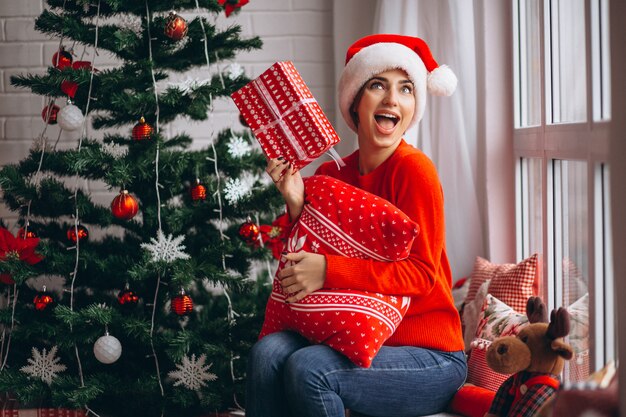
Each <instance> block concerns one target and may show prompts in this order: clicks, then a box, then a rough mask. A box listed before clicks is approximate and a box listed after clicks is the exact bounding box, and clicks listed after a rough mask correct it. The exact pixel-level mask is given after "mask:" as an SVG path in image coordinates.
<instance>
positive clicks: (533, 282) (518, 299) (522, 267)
mask: <svg viewBox="0 0 626 417" xmlns="http://www.w3.org/2000/svg"><path fill="white" fill-rule="evenodd" d="M537 258H538V255H537V254H534V255H532V256H531V257H530V258H527V259H524V260H523V261H522V262H520V263H518V264H494V263H491V262H489V261H488V260H486V259H483V258H481V257H480V256H479V257H477V258H476V262H475V263H474V270H473V271H472V275H471V281H470V288H469V290H468V293H467V298H466V299H465V302H466V303H468V302H471V301H472V300H474V298H475V297H476V293H477V292H478V289H479V288H480V286H481V285H482V283H483V282H485V281H487V280H490V283H489V294H493V295H494V296H495V297H497V298H498V299H500V300H501V301H503V302H504V303H506V304H508V305H509V306H511V307H513V309H514V310H516V311H519V312H520V313H523V312H525V311H526V301H527V300H528V298H529V297H531V296H533V295H537V294H538V293H539V274H538V273H537V272H538V268H537Z"/></svg>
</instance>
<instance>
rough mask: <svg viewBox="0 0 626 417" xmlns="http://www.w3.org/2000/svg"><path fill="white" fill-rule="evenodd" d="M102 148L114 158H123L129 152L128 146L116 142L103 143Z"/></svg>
mask: <svg viewBox="0 0 626 417" xmlns="http://www.w3.org/2000/svg"><path fill="white" fill-rule="evenodd" d="M102 150H103V151H104V152H106V153H108V154H109V155H111V156H112V157H114V158H123V157H125V156H126V154H128V148H127V147H126V146H122V145H119V144H117V143H114V142H107V143H103V144H102Z"/></svg>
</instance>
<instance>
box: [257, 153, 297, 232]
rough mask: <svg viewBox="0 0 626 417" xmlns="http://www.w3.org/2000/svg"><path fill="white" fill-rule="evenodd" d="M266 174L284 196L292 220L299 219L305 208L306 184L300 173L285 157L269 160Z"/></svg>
mask: <svg viewBox="0 0 626 417" xmlns="http://www.w3.org/2000/svg"><path fill="white" fill-rule="evenodd" d="M265 172H267V173H268V174H269V176H270V177H271V178H272V181H274V184H276V188H278V191H280V193H281V194H282V195H283V198H284V199H285V203H286V204H287V207H288V208H289V217H290V218H291V220H292V221H293V220H295V219H297V218H298V217H299V216H300V213H302V209H303V208H304V182H303V181H302V176H301V175H300V172H299V171H298V170H297V169H296V168H295V167H294V166H292V165H291V164H288V163H287V161H285V159H284V158H283V157H280V158H275V159H270V160H268V161H267V168H265Z"/></svg>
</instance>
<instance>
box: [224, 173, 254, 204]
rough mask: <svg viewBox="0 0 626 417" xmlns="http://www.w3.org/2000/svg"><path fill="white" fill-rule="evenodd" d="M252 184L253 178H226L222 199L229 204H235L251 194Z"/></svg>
mask: <svg viewBox="0 0 626 417" xmlns="http://www.w3.org/2000/svg"><path fill="white" fill-rule="evenodd" d="M253 184H254V179H253V178H243V179H240V178H235V179H232V178H227V179H226V185H225V186H224V197H225V198H226V200H228V202H229V203H230V204H237V202H238V201H239V200H241V199H243V198H244V197H247V196H249V195H250V194H252V186H253Z"/></svg>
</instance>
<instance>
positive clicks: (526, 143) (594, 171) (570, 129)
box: [512, 0, 616, 371]
mask: <svg viewBox="0 0 626 417" xmlns="http://www.w3.org/2000/svg"><path fill="white" fill-rule="evenodd" d="M524 1H525V0H512V4H513V7H512V8H513V17H512V19H513V25H512V26H513V29H514V30H520V27H519V26H520V25H519V20H518V19H519V16H518V14H517V13H518V11H519V10H520V9H521V7H520V4H521V3H523V2H524ZM535 1H537V3H538V7H539V19H540V22H539V25H538V26H539V27H540V28H544V30H543V31H542V32H541V33H540V35H539V36H540V42H539V43H540V45H541V46H540V48H541V50H540V102H541V111H540V114H541V117H540V120H541V123H540V125H539V126H530V127H519V125H520V123H519V120H520V118H521V114H520V113H517V111H518V110H519V109H521V108H524V106H523V103H521V102H520V103H517V102H516V103H515V104H514V108H515V109H516V114H515V117H514V120H515V125H514V129H513V150H514V157H515V161H516V168H515V171H516V223H517V230H516V246H517V255H518V259H523V258H524V257H527V256H529V255H530V253H529V249H528V236H525V233H524V225H525V221H526V222H527V221H528V219H525V218H524V216H525V215H526V216H527V215H528V213H526V214H525V213H524V212H523V209H524V207H523V205H524V203H525V201H528V197H527V196H526V198H522V195H521V192H522V191H523V190H524V186H525V184H524V181H523V178H522V177H523V175H522V173H523V164H524V159H526V158H536V159H539V160H541V165H542V167H541V190H542V191H541V192H542V195H541V199H542V200H541V201H542V221H543V228H542V239H541V240H542V252H543V255H542V258H543V260H544V262H542V267H543V271H542V274H541V276H542V293H543V294H542V295H543V297H544V299H546V300H547V304H548V308H549V309H552V308H554V307H557V306H560V303H561V300H562V298H561V285H560V283H559V282H558V281H559V279H557V277H559V272H560V270H561V262H557V261H556V259H557V258H556V256H557V255H558V253H559V252H560V248H559V246H558V245H559V242H558V240H559V239H555V238H554V236H555V235H554V233H553V231H554V229H555V228H558V227H559V224H558V223H559V222H558V221H555V217H554V215H555V213H558V210H559V207H558V206H557V204H558V203H559V201H558V199H555V192H556V190H555V189H554V183H555V180H558V178H555V175H559V173H558V171H555V170H554V167H553V166H554V163H553V161H555V160H579V161H586V162H587V185H588V190H587V191H588V194H587V209H588V218H589V222H588V230H587V234H588V248H589V249H588V250H589V267H588V270H587V271H584V273H585V274H586V275H587V277H588V285H589V291H590V294H589V295H590V302H589V311H590V323H589V326H590V329H589V338H590V341H593V343H591V346H592V349H591V371H594V370H596V369H599V368H601V367H602V366H603V365H604V364H605V363H606V362H607V361H608V360H610V359H613V358H615V357H616V356H615V355H616V351H615V334H614V329H615V322H614V318H613V317H612V316H611V315H609V314H607V312H608V311H615V306H614V305H613V303H612V302H610V303H607V302H606V298H607V295H608V292H609V291H610V290H611V289H612V288H613V282H612V279H610V274H611V273H612V271H611V265H612V258H611V251H610V249H611V247H610V241H611V236H610V233H611V232H610V231H611V229H610V220H609V219H610V216H608V213H609V211H608V210H609V207H608V203H607V202H608V196H607V195H606V194H608V190H609V188H608V184H607V183H606V181H608V179H609V175H608V169H607V164H608V160H609V139H610V138H609V123H610V121H609V120H596V119H598V117H597V114H598V112H597V110H596V109H597V105H596V103H597V100H599V102H600V103H601V111H600V114H604V115H605V116H606V115H609V114H610V109H608V111H607V112H604V109H605V108H606V102H607V100H608V99H607V97H606V94H605V93H606V90H603V91H602V92H601V94H595V95H594V87H596V88H598V86H597V85H598V83H597V80H595V79H594V77H595V74H596V73H597V71H598V67H597V66H595V67H594V68H592V58H591V57H592V49H593V48H592V42H595V43H596V44H597V42H598V39H596V38H595V37H594V38H593V39H592V32H593V30H594V28H597V25H596V23H597V22H595V21H594V20H593V19H592V17H594V19H595V18H597V16H593V13H592V12H591V6H592V4H594V5H595V4H596V3H597V4H598V5H599V4H604V6H608V1H607V0H585V56H586V57H589V58H587V59H586V60H585V62H586V100H587V103H586V116H587V117H586V121H585V122H583V123H559V124H547V123H546V120H547V115H546V112H547V104H549V103H550V100H551V97H550V94H551V92H550V91H546V84H547V81H546V80H547V79H548V78H546V76H547V71H549V70H550V68H549V63H548V62H546V59H545V57H546V50H547V48H548V47H551V45H549V42H546V37H547V35H546V30H547V26H546V25H547V24H548V23H547V22H546V16H545V13H546V10H547V8H548V7H549V3H550V2H551V1H552V0H535ZM604 10H606V7H605V9H604ZM601 16H604V17H605V19H606V14H604V15H601ZM603 29H604V31H605V35H606V33H608V30H606V28H603ZM518 36H519V37H518ZM522 36H524V35H523V34H520V35H518V34H517V33H515V32H514V34H513V39H514V55H513V56H512V59H513V67H514V68H515V74H514V84H513V88H514V90H515V89H517V90H520V89H521V84H520V70H519V67H518V65H516V64H517V62H518V61H517V60H518V59H520V58H519V55H518V54H519V53H520V51H521V48H520V46H519V45H516V43H517V42H515V40H518V39H520V38H521V37H522ZM594 52H595V49H594ZM600 70H601V71H602V74H603V75H604V76H605V77H606V71H607V63H606V62H605V61H603V63H602V65H600ZM600 88H606V85H605V86H602V85H601V84H600ZM521 99H523V97H522V95H520V100H521ZM516 101H517V100H516ZM599 172H600V174H603V175H599ZM598 199H599V200H601V201H602V207H603V212H602V213H598V211H600V210H596V201H597V200H598ZM599 228H603V230H605V231H607V234H603V235H602V239H599V238H598V236H599V234H600V232H601V230H599ZM601 256H602V257H603V258H600V257H601ZM600 264H601V267H600Z"/></svg>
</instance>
